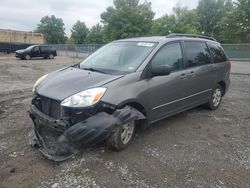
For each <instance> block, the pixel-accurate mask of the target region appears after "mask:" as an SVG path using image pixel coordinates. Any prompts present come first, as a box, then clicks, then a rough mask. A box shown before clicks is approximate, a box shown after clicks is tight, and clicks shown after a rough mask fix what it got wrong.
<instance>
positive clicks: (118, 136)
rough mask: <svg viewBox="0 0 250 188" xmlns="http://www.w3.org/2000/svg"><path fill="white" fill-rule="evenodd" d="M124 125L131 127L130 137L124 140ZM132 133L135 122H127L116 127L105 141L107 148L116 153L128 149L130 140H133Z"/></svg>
mask: <svg viewBox="0 0 250 188" xmlns="http://www.w3.org/2000/svg"><path fill="white" fill-rule="evenodd" d="M128 124H129V125H128ZM126 125H128V126H131V133H130V134H131V135H130V136H129V138H127V139H124V137H122V134H123V133H124V131H125V130H124V129H125V128H124V126H126ZM134 132H135V121H131V122H128V123H126V124H124V125H121V126H119V127H117V128H116V129H115V130H114V132H113V134H112V135H111V136H110V137H109V138H108V139H107V145H108V147H109V148H110V149H113V150H116V151H121V150H123V149H125V148H126V147H128V145H129V144H130V142H131V140H132V139H133V136H134Z"/></svg>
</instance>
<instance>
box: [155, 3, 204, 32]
mask: <svg viewBox="0 0 250 188" xmlns="http://www.w3.org/2000/svg"><path fill="white" fill-rule="evenodd" d="M173 10H174V14H171V15H167V14H166V15H164V16H162V17H161V18H158V19H156V20H154V24H153V27H152V34H153V35H168V34H170V33H191V34H197V33H198V26H199V22H198V15H197V12H196V11H195V10H188V9H187V8H186V7H184V8H182V7H175V8H174V9H173Z"/></svg>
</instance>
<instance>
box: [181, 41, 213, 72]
mask: <svg viewBox="0 0 250 188" xmlns="http://www.w3.org/2000/svg"><path fill="white" fill-rule="evenodd" d="M184 44H185V56H186V64H187V65H186V66H187V67H195V66H200V65H205V64H209V63H211V60H210V54H209V50H208V47H207V45H206V43H205V42H199V41H185V43H184Z"/></svg>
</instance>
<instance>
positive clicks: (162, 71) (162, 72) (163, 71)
mask: <svg viewBox="0 0 250 188" xmlns="http://www.w3.org/2000/svg"><path fill="white" fill-rule="evenodd" d="M150 72H151V74H152V75H153V76H166V75H169V74H170V73H171V69H170V67H169V66H168V65H152V67H151V70H150Z"/></svg>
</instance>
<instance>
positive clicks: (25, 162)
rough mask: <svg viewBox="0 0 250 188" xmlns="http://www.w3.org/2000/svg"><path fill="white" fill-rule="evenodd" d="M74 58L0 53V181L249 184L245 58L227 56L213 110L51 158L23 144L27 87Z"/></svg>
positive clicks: (249, 68)
mask: <svg viewBox="0 0 250 188" xmlns="http://www.w3.org/2000/svg"><path fill="white" fill-rule="evenodd" d="M77 61H78V60H77V59H70V58H66V57H57V58H55V59H54V60H43V59H37V60H30V61H22V60H16V59H14V58H13V57H8V56H0V187H1V188H2V187H3V188H4V187H11V188H16V187H25V188H26V187H39V188H45V187H52V188H59V187H79V188H80V187H218V188H220V187H221V188H223V187H250V113H249V111H250V102H249V101H250V75H249V73H250V63H249V64H247V63H237V62H233V69H232V72H233V74H232V75H231V87H230V90H229V92H228V93H227V95H226V96H225V97H224V100H223V102H222V105H221V107H220V108H219V109H218V110H217V111H208V110H205V109H203V108H200V107H199V108H195V109H193V110H190V111H187V112H184V113H181V114H178V115H176V116H174V117H171V118H168V119H166V120H163V121H160V122H158V123H156V124H154V125H152V126H151V127H149V128H148V129H146V130H145V131H141V130H138V131H137V132H136V136H135V139H134V140H133V142H132V144H131V145H130V146H129V147H128V148H127V149H126V150H124V151H121V152H113V151H110V150H108V149H106V148H105V145H104V144H100V145H98V146H96V147H93V148H85V149H83V150H82V151H81V152H80V153H79V154H78V155H77V156H75V157H74V158H73V159H70V160H68V161H65V162H62V163H56V162H53V161H50V160H48V159H46V158H45V157H43V156H42V154H41V153H40V152H39V151H38V150H37V149H35V148H33V147H30V146H29V144H28V133H29V130H30V129H31V124H32V122H31V120H30V119H29V117H28V114H27V110H28V107H29V104H30V100H31V98H32V92H31V88H32V85H33V83H34V82H35V80H36V79H37V78H38V77H40V76H41V75H43V74H45V73H47V72H50V71H52V70H56V69H58V68H61V67H63V66H65V65H68V64H72V63H73V62H77ZM238 65H239V66H238ZM242 66H245V67H244V68H242ZM241 70H244V71H243V72H241Z"/></svg>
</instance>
